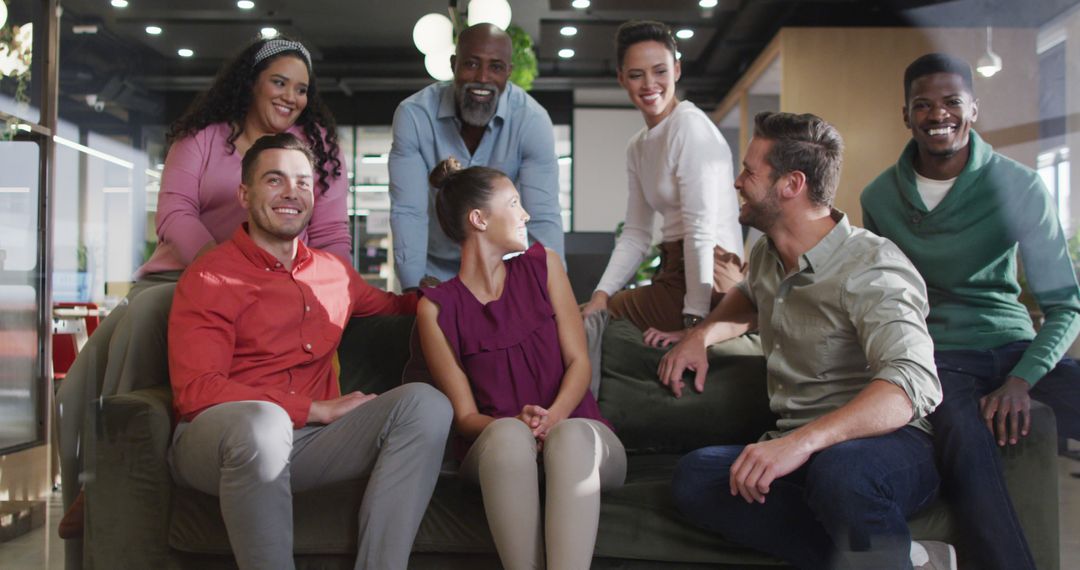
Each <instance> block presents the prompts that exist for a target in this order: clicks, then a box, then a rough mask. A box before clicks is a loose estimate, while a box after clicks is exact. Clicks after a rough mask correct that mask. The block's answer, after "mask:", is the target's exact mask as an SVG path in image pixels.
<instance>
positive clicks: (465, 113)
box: [454, 83, 502, 127]
mask: <svg viewBox="0 0 1080 570" xmlns="http://www.w3.org/2000/svg"><path fill="white" fill-rule="evenodd" d="M469 89H489V90H491V91H492V92H493V95H492V97H491V101H489V102H487V103H477V102H475V101H472V100H471V99H470V98H469V95H468V93H467V90H469ZM454 94H455V99H456V100H457V110H458V115H459V116H460V117H461V122H463V123H465V124H466V125H469V126H471V127H486V126H487V124H488V123H489V122H491V118H492V117H494V116H495V110H496V109H497V108H498V106H499V96H501V95H502V91H500V90H499V87H498V86H497V85H495V84H494V83H466V84H464V85H462V86H461V87H459V88H456V89H455V90H454Z"/></svg>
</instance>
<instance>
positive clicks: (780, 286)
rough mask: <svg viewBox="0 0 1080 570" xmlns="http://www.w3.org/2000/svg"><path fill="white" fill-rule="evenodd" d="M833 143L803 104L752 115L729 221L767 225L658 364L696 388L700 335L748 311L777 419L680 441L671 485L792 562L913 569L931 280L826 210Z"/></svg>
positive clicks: (716, 522)
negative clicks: (699, 440)
mask: <svg viewBox="0 0 1080 570" xmlns="http://www.w3.org/2000/svg"><path fill="white" fill-rule="evenodd" d="M841 152H842V141H841V139H840V135H839V133H837V132H836V130H835V129H834V128H833V127H832V126H831V125H829V124H828V123H826V122H825V121H823V120H821V119H820V118H818V117H815V116H813V115H791V114H786V113H761V114H759V115H758V116H757V117H756V118H755V131H754V138H753V139H752V140H751V142H750V146H749V148H748V150H747V153H746V159H745V160H744V161H743V170H742V172H741V173H740V175H739V177H738V179H736V181H735V188H736V189H738V191H739V193H740V194H741V196H742V198H743V200H744V205H743V207H742V210H741V211H740V213H739V221H740V222H741V223H743V224H749V225H752V226H754V227H756V228H758V229H760V230H761V231H763V232H764V233H765V235H766V237H767V239H762V240H759V241H758V242H757V244H756V245H755V246H754V248H753V250H752V252H751V254H750V258H749V272H748V274H747V277H746V280H745V281H744V282H742V283H740V284H739V285H737V286H736V287H734V288H733V289H731V290H730V291H729V292H728V293H727V294H726V295H725V296H724V299H723V301H722V302H721V303H720V305H718V306H717V307H716V309H714V310H713V312H712V313H711V314H710V315H709V316H708V318H706V320H705V321H704V323H702V324H701V325H699V326H698V327H695V328H694V329H692V330H691V331H690V332H689V333H688V334H687V336H686V338H685V339H683V340H682V342H680V343H679V344H678V345H677V346H676V347H675V348H674V349H673V350H672V351H671V352H669V353H668V354H667V355H666V356H665V357H664V359H663V360H662V361H661V364H660V370H659V373H660V377H661V380H662V382H663V383H664V384H666V385H668V386H669V387H671V388H672V389H673V391H674V392H675V393H676V395H679V394H681V390H682V374H683V372H684V371H685V370H686V369H691V370H694V371H695V372H696V374H697V377H696V379H695V388H696V389H697V390H698V391H700V390H702V389H703V388H704V378H705V370H706V368H707V366H708V363H707V360H706V356H705V348H706V346H707V345H709V344H712V343H715V342H719V341H722V340H726V339H729V338H732V337H734V336H737V335H739V334H742V333H744V332H746V331H747V330H749V329H751V328H752V327H753V326H754V323H755V322H756V323H757V325H758V329H759V330H760V332H761V340H762V346H763V350H764V353H765V358H766V362H767V371H768V372H767V376H768V394H769V399H770V406H771V408H772V409H773V411H775V412H776V413H777V415H778V416H779V419H778V421H777V426H776V427H777V429H776V430H775V431H771V432H769V433H766V434H765V435H763V436H762V438H761V440H759V442H758V443H756V444H753V445H748V446H715V447H707V448H704V449H699V450H697V451H695V452H693V453H691V454H689V455H687V456H686V457H684V458H683V459H682V460H681V461H680V462H679V466H678V469H677V470H676V473H675V477H674V480H673V482H672V488H673V491H674V495H675V503H676V506H677V507H678V508H679V510H680V511H682V513H683V514H684V515H685V516H686V517H687V518H689V519H690V520H691V522H693V523H694V524H697V525H698V526H701V527H703V528H705V529H707V530H710V531H714V532H717V533H719V534H721V535H722V536H723V537H724V538H726V539H728V540H731V541H734V542H737V543H740V544H743V545H746V546H749V547H752V548H755V549H757V550H760V551H763V552H766V553H769V554H772V555H774V556H777V557H779V558H781V559H783V560H785V561H787V562H788V563H791V564H793V565H796V566H798V567H800V568H831V567H835V566H841V567H847V566H853V567H857V568H874V569H888V568H897V569H907V568H911V564H912V561H913V559H914V557H913V556H912V553H913V551H914V550H915V549H913V548H912V544H911V535H910V532H909V530H908V527H907V517H909V516H911V515H912V514H914V513H915V512H917V511H919V510H920V509H921V508H923V507H924V506H926V505H928V504H929V503H930V502H932V501H933V500H934V498H935V497H936V495H937V488H938V474H937V470H936V468H935V466H934V456H933V444H932V442H931V438H930V435H929V433H928V426H927V424H926V420H925V419H924V418H925V416H926V415H927V414H928V413H930V412H931V411H932V410H933V409H934V407H935V406H936V405H937V404H938V403H939V402H940V401H941V388H940V385H939V384H938V379H937V377H936V375H935V373H934V366H933V343H932V342H931V340H930V335H929V334H928V333H927V330H926V322H925V320H924V319H925V315H926V312H927V302H926V292H925V286H924V285H923V281H922V279H921V278H920V277H919V274H918V272H917V271H916V270H915V268H914V267H913V266H912V265H911V263H910V262H909V261H908V260H907V258H906V257H904V254H903V253H901V252H900V250H899V249H897V248H896V246H894V245H893V244H892V243H890V242H889V241H888V240H885V239H882V238H880V237H878V236H876V235H874V234H871V233H869V232H867V231H865V230H861V229H858V228H853V227H852V226H851V225H850V224H849V223H848V220H847V218H846V216H845V215H844V214H843V213H842V212H839V211H837V210H835V209H833V208H832V202H833V197H834V195H835V192H836V186H837V183H838V181H839V177H840V163H841ZM934 549H940V552H935V554H937V555H938V556H937V557H940V558H949V557H950V556H951V548H950V547H948V546H947V545H935V546H934ZM917 550H919V552H920V554H925V552H923V551H922V548H917ZM932 550H933V549H932ZM919 562H920V564H918V566H917V567H919V568H929V567H937V566H925V565H924V563H925V562H926V561H925V560H919ZM935 562H937V561H936V560H935Z"/></svg>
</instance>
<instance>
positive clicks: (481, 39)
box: [389, 24, 563, 289]
mask: <svg viewBox="0 0 1080 570" xmlns="http://www.w3.org/2000/svg"><path fill="white" fill-rule="evenodd" d="M511 52H512V42H511V41H510V36H508V35H507V34H506V32H504V31H502V30H501V29H499V28H498V27H495V26H492V25H491V24H477V25H475V26H470V27H469V28H466V29H465V31H463V32H462V33H461V35H460V36H458V43H457V49H456V52H455V55H454V56H452V57H451V58H450V65H451V66H452V67H453V70H454V81H453V82H452V83H436V84H433V85H429V86H428V87H425V88H424V89H422V90H420V91H419V92H417V93H415V94H413V95H411V96H410V97H409V98H408V99H405V100H404V101H402V102H401V104H400V105H398V108H397V111H396V112H395V113H394V142H393V146H392V147H391V149H390V165H389V166H390V229H391V231H392V233H393V236H394V264H395V267H396V269H397V275H398V279H399V280H400V281H401V286H402V288H405V289H409V288H413V287H417V286H418V285H419V283H420V280H421V278H423V277H424V276H425V275H431V276H434V277H436V278H438V279H440V280H446V279H449V278H451V277H453V276H454V275H456V274H457V272H458V265H459V263H460V260H461V251H460V249H459V248H458V246H457V244H455V243H454V242H453V241H451V240H450V239H449V238H447V237H446V235H445V234H444V233H443V231H442V228H440V227H439V224H438V221H437V220H436V216H435V215H434V209H435V191H434V190H433V189H432V188H431V187H430V185H429V184H428V176H427V175H428V172H431V169H433V168H434V167H435V165H436V164H438V163H439V162H441V161H442V160H444V159H446V158H447V157H451V156H452V157H454V158H456V159H457V160H458V162H460V163H461V165H462V167H465V168H468V167H470V166H487V167H490V168H495V169H498V170H501V171H502V172H504V173H506V175H507V176H508V177H509V178H510V180H512V181H513V182H514V186H516V187H517V189H518V191H519V192H520V193H521V201H522V206H523V207H524V208H525V210H527V211H528V212H529V215H530V216H531V218H530V220H529V222H528V230H529V237H530V238H531V239H530V241H539V242H541V243H543V244H544V245H545V246H546V247H549V248H551V249H554V250H555V251H556V252H558V253H559V255H560V256H562V255H563V227H562V217H561V212H560V208H559V166H558V162H557V160H556V156H555V136H554V131H553V129H552V126H551V118H550V117H548V114H547V111H545V110H544V108H543V107H541V106H540V104H539V103H537V102H536V100H534V99H533V98H532V97H530V96H529V95H528V94H527V93H525V91H523V90H522V89H521V88H519V87H517V86H516V85H513V84H511V83H509V82H508V81H507V80H508V79H509V78H510V71H511V69H512V67H511V63H510V61H511Z"/></svg>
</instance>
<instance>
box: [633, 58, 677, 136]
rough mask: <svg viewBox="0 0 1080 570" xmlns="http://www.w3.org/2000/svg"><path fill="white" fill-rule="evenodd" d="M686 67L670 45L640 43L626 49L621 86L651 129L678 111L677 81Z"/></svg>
mask: <svg viewBox="0 0 1080 570" xmlns="http://www.w3.org/2000/svg"><path fill="white" fill-rule="evenodd" d="M681 74H682V66H681V65H680V64H679V62H678V61H676V60H675V56H674V55H673V54H672V53H671V51H670V50H668V48H667V46H665V45H664V44H662V43H660V42H658V41H651V40H650V41H644V42H638V43H636V44H634V45H632V46H630V47H629V48H627V50H626V55H625V56H623V61H622V65H621V66H620V67H619V85H622V87H623V89H626V93H627V95H629V96H630V101H631V102H633V103H634V106H635V107H637V108H638V110H639V111H641V114H642V115H644V116H645V123H646V124H647V125H649V126H650V127H654V126H656V125H658V124H660V121H663V120H664V118H666V117H667V116H668V115H670V114H671V112H672V111H673V110H675V106H676V105H678V103H679V102H678V100H677V99H676V98H675V82H677V81H678V80H679V76H680V75H681Z"/></svg>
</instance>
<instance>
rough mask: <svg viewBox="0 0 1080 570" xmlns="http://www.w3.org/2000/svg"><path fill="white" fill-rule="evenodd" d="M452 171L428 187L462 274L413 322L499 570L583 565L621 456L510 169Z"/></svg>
mask: <svg viewBox="0 0 1080 570" xmlns="http://www.w3.org/2000/svg"><path fill="white" fill-rule="evenodd" d="M451 163H452V165H451ZM457 168H458V167H457V164H456V162H454V161H453V159H450V160H447V161H443V162H442V163H440V164H439V165H438V166H437V167H436V168H435V171H434V172H432V174H431V185H432V186H433V187H435V188H438V194H437V195H436V203H435V211H436V214H437V215H438V219H439V225H441V226H442V228H443V231H444V232H446V235H447V236H449V237H450V239H453V240H454V241H455V242H457V243H458V244H460V245H461V271H460V272H459V273H458V275H457V276H456V277H454V278H453V279H450V280H449V281H446V282H444V283H442V284H440V285H439V286H437V287H433V288H424V289H421V294H422V295H423V298H422V299H421V300H420V304H419V306H418V307H417V327H418V329H419V332H420V343H421V346H422V347H423V351H424V357H425V359H426V360H427V364H428V369H429V370H430V371H431V374H432V377H433V378H434V380H435V384H436V385H437V386H438V387H439V389H440V390H442V391H443V392H445V393H446V395H447V397H448V398H449V399H450V403H451V404H452V405H453V407H454V428H455V430H456V432H457V434H458V436H459V438H460V440H459V442H458V443H459V444H461V445H460V446H459V451H461V452H465V453H463V455H464V459H463V460H462V463H461V476H462V477H464V478H466V479H468V480H470V481H472V482H475V483H478V484H479V485H480V492H481V494H482V495H483V498H484V511H485V513H487V518H488V526H489V528H490V529H491V535H492V537H493V538H494V540H495V548H496V550H498V553H499V558H500V559H501V560H502V564H503V566H504V567H506V568H509V569H511V570H513V569H518V568H544V567H545V565H544V560H545V550H546V559H547V567H548V568H559V569H563V568H566V569H586V568H589V566H590V562H591V561H592V554H593V547H594V545H595V543H596V529H597V523H598V521H599V518H600V491H601V489H608V488H612V487H618V486H620V485H622V483H623V479H624V477H625V476H626V452H625V451H624V450H623V446H622V444H621V443H620V442H619V439H618V438H617V437H615V434H614V433H613V432H612V430H611V427H610V425H609V424H608V422H607V420H605V419H604V418H603V417H602V416H601V415H600V408H599V407H598V406H597V404H596V400H595V399H594V398H593V395H592V393H591V392H589V358H588V355H587V354H586V350H585V331H584V328H583V326H582V323H581V316H580V315H579V313H578V310H577V305H576V304H575V302H574V294H573V292H572V291H571V289H570V282H569V280H568V279H567V277H566V272H565V271H564V270H563V266H562V261H560V260H559V256H558V255H557V254H555V253H554V252H551V251H547V250H545V249H544V247H543V246H542V245H541V244H539V243H537V244H535V245H533V246H532V247H528V241H527V240H526V237H525V222H526V221H528V219H529V214H528V213H526V212H525V210H524V209H523V208H522V207H521V198H520V196H518V192H517V190H516V189H515V188H514V184H513V183H512V182H511V181H510V179H509V178H507V177H506V175H504V174H503V173H501V172H499V171H498V170H494V169H490V168H485V167H472V168H468V169H466V170H460V171H459V170H457ZM527 247H528V249H527V250H526V251H525V253H524V254H522V255H519V256H517V257H513V258H511V259H509V260H504V258H505V257H506V255H507V254H510V253H514V252H520V251H522V250H525V249H526V248H527ZM466 448H467V452H466ZM538 453H542V455H541V457H542V465H543V470H544V475H545V478H546V481H545V488H546V503H545V509H544V515H543V516H541V512H540V488H539V476H538V468H537V455H538ZM542 521H543V522H542ZM545 547H546V548H545Z"/></svg>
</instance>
